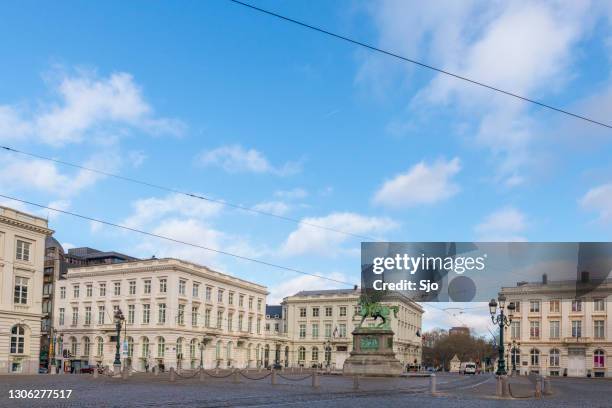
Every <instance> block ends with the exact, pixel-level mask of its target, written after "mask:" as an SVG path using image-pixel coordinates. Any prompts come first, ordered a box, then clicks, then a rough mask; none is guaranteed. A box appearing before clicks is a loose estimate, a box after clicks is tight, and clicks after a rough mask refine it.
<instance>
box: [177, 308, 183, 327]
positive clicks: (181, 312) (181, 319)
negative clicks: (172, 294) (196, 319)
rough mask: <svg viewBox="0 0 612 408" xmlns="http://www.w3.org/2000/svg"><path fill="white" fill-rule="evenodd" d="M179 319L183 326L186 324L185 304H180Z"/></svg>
mask: <svg viewBox="0 0 612 408" xmlns="http://www.w3.org/2000/svg"><path fill="white" fill-rule="evenodd" d="M177 321H178V324H179V325H181V326H182V325H184V324H185V305H178V316H177Z"/></svg>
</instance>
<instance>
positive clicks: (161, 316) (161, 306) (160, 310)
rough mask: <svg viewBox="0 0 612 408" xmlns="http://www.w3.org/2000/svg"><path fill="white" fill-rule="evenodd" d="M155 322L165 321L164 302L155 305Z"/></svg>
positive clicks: (161, 322)
mask: <svg viewBox="0 0 612 408" xmlns="http://www.w3.org/2000/svg"><path fill="white" fill-rule="evenodd" d="M157 323H159V324H164V323H166V304H165V303H160V304H159V305H157Z"/></svg>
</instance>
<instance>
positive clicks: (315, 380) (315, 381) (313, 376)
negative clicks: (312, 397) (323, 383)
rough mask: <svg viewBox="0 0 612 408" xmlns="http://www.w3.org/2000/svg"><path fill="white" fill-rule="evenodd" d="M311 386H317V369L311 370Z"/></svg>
mask: <svg viewBox="0 0 612 408" xmlns="http://www.w3.org/2000/svg"><path fill="white" fill-rule="evenodd" d="M312 388H319V373H318V372H317V370H315V371H313V372H312Z"/></svg>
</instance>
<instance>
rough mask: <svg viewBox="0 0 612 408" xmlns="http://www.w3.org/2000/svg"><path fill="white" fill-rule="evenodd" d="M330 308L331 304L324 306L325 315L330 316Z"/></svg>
mask: <svg viewBox="0 0 612 408" xmlns="http://www.w3.org/2000/svg"><path fill="white" fill-rule="evenodd" d="M332 310H333V309H332V307H331V306H325V317H332Z"/></svg>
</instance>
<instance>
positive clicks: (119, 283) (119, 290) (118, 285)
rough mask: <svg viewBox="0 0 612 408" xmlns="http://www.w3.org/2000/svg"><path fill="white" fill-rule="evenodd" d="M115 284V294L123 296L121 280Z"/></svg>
mask: <svg viewBox="0 0 612 408" xmlns="http://www.w3.org/2000/svg"><path fill="white" fill-rule="evenodd" d="M113 285H114V289H113V294H114V295H115V296H121V282H115V283H114V284H113Z"/></svg>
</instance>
